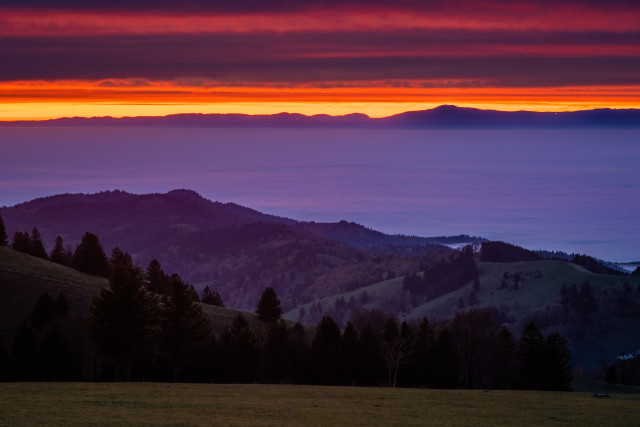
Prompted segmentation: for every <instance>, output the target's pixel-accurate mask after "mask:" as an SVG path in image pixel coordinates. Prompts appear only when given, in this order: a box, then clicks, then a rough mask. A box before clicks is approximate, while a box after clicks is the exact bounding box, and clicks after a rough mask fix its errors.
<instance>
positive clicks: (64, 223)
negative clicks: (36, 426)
mask: <svg viewBox="0 0 640 427" xmlns="http://www.w3.org/2000/svg"><path fill="white" fill-rule="evenodd" d="M0 215H2V217H3V218H4V221H5V224H6V227H7V231H8V233H9V235H10V236H12V235H13V233H14V232H16V231H31V230H32V229H33V227H37V228H38V230H39V231H40V234H41V235H42V237H43V240H44V242H45V245H47V246H48V248H49V249H51V246H52V244H53V242H54V239H55V237H56V236H57V235H60V236H62V238H63V240H64V242H65V244H67V245H69V246H70V247H71V248H75V247H76V245H77V244H78V243H79V241H80V238H81V237H82V235H83V234H84V233H85V232H87V231H90V232H92V233H95V234H97V235H98V237H99V238H100V241H101V243H102V245H103V247H104V249H105V251H106V252H107V253H109V252H110V251H111V249H112V248H113V247H115V246H118V247H120V248H121V249H122V250H124V251H127V252H129V253H131V255H132V256H133V258H134V260H135V262H136V263H137V264H139V265H141V266H142V267H143V268H146V266H147V265H148V264H149V262H150V261H151V260H152V259H157V260H158V261H159V262H160V264H161V266H162V268H163V269H164V270H165V271H166V272H168V273H174V272H175V273H178V274H180V275H181V276H182V277H184V278H185V279H187V280H188V281H190V282H191V283H193V284H194V285H195V286H196V288H197V289H198V290H202V288H204V287H205V286H207V285H208V286H210V287H211V288H212V289H214V290H216V291H218V292H220V293H221V294H222V296H223V298H224V300H225V302H226V304H227V306H230V307H234V308H238V309H245V310H249V309H253V308H254V305H255V301H257V298H258V297H259V295H260V293H261V292H262V291H263V290H264V288H266V287H267V286H272V287H274V288H275V289H276V291H277V292H278V294H279V295H280V297H281V299H282V302H283V305H284V306H285V307H289V306H294V305H297V304H299V303H301V302H303V301H310V300H312V299H313V298H315V297H317V296H324V295H327V294H329V293H335V292H338V291H344V290H346V289H348V288H354V287H358V286H362V285H364V284H369V283H374V282H377V281H379V280H382V279H384V278H386V277H390V276H392V275H398V274H406V273H408V272H411V271H417V269H418V267H419V263H420V257H424V256H431V257H437V256H440V255H442V254H446V253H448V252H449V251H450V249H448V248H446V247H443V246H439V245H434V244H431V243H430V241H429V240H428V239H422V238H401V237H398V236H388V235H384V234H382V233H378V232H374V231H371V230H369V231H367V230H366V229H364V227H361V226H359V225H357V224H353V223H344V224H342V223H339V224H337V225H331V224H325V225H319V224H314V223H311V224H309V223H300V222H297V221H294V220H291V219H287V218H279V217H275V216H270V215H265V214H262V213H260V212H257V211H254V210H252V209H249V208H245V207H242V206H238V205H234V204H223V203H219V202H211V201H209V200H206V199H204V198H202V197H201V196H199V195H198V194H197V193H195V192H193V191H189V190H175V191H171V192H169V193H166V194H145V195H134V194H129V193H125V192H121V191H108V192H102V193H98V194H92V195H82V194H66V195H59V196H51V197H47V198H43V199H36V200H33V201H30V202H26V203H22V204H19V205H16V206H13V207H5V208H0ZM336 229H337V232H336V231H335V230H336ZM363 230H365V233H363ZM354 235H363V236H364V239H362V238H361V239H354V238H352V237H350V236H354ZM338 236H345V238H343V239H340V238H338ZM372 236H374V237H372ZM356 240H357V243H358V244H357V245H354V244H352V243H355V242H356ZM386 243H389V247H390V249H389V250H387V251H385V250H378V251H377V252H376V253H375V254H374V253H372V252H371V251H367V250H364V248H365V247H366V246H368V245H371V244H376V245H379V246H385V244H386ZM407 244H410V245H411V248H410V249H407V250H405V249H403V248H409V246H408V245H407ZM416 245H417V246H416ZM356 246H359V247H356ZM404 252H409V253H410V255H411V256H410V257H407V256H401V255H397V254H398V253H401V254H402V253H404ZM381 256H383V257H381Z"/></svg>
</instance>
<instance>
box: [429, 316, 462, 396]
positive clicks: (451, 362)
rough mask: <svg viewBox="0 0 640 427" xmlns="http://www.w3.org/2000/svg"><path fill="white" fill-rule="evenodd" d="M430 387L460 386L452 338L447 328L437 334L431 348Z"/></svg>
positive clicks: (458, 369)
mask: <svg viewBox="0 0 640 427" xmlns="http://www.w3.org/2000/svg"><path fill="white" fill-rule="evenodd" d="M432 362H433V364H434V366H435V367H436V368H435V369H434V370H433V373H432V385H433V387H436V388H456V387H458V385H459V384H460V368H459V366H458V359H457V358H456V355H455V351H454V343H453V336H452V334H451V330H450V329H449V328H448V327H445V328H443V329H442V330H441V331H440V333H439V334H438V338H437V339H436V342H435V345H434V347H433V358H432Z"/></svg>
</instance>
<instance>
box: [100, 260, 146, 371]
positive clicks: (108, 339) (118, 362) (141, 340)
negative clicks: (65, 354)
mask: <svg viewBox="0 0 640 427" xmlns="http://www.w3.org/2000/svg"><path fill="white" fill-rule="evenodd" d="M109 283H110V289H105V288H102V289H101V290H100V295H99V296H97V297H94V299H93V301H92V304H91V313H90V315H89V319H88V328H89V336H90V338H91V341H93V343H94V345H95V349H96V353H97V354H98V356H100V357H102V358H103V359H104V360H105V361H106V362H107V363H112V364H113V365H114V366H115V368H116V378H118V374H119V373H120V372H121V371H124V373H125V379H126V380H127V381H130V380H131V371H132V367H133V364H134V362H135V361H136V360H137V359H139V358H141V357H142V356H144V355H146V354H147V353H148V352H149V351H150V348H151V344H152V340H153V337H154V334H153V331H154V330H155V328H156V315H157V313H156V306H157V301H156V300H155V299H154V298H153V297H151V296H150V295H149V294H147V293H146V292H144V290H143V289H142V272H141V271H140V269H139V268H137V267H135V266H133V265H130V264H115V265H114V266H113V267H112V272H111V277H110V280H109Z"/></svg>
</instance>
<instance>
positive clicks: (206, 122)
mask: <svg viewBox="0 0 640 427" xmlns="http://www.w3.org/2000/svg"><path fill="white" fill-rule="evenodd" d="M0 126H176V127H201V126H203V127H209V126H211V127H245V126H249V127H347V128H398V127H410V128H450V127H456V128H459V127H469V128H505V127H506V128H514V127H515V128H519V127H544V128H572V127H628V128H639V127H640V110H639V109H610V108H602V109H593V110H582V111H567V112H534V111H498V110H482V109H477V108H465V107H457V106H455V105H441V106H439V107H436V108H433V109H430V110H422V111H408V112H405V113H400V114H396V115H393V116H389V117H384V118H372V117H369V116H367V115H365V114H360V113H354V114H347V115H343V116H330V115H327V114H316V115H312V116H306V115H304V114H298V113H279V114H271V115H248V114H172V115H168V116H162V117H151V116H149V117H143V116H141V117H122V118H114V117H67V118H59V119H51V120H43V121H13V122H0Z"/></svg>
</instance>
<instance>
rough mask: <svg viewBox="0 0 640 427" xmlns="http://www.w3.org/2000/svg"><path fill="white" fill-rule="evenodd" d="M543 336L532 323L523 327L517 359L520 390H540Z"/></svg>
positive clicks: (541, 382)
mask: <svg viewBox="0 0 640 427" xmlns="http://www.w3.org/2000/svg"><path fill="white" fill-rule="evenodd" d="M543 349H544V336H543V335H542V333H541V332H540V330H539V329H538V327H537V326H536V325H535V323H533V322H529V323H527V324H526V325H525V327H524V329H523V330H522V334H521V336H520V346H519V350H518V357H519V362H520V382H521V384H520V385H521V387H522V388H529V389H540V388H541V386H542V384H543V381H542V375H543V372H542V364H541V361H542V351H543Z"/></svg>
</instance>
